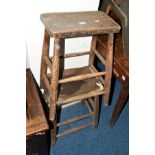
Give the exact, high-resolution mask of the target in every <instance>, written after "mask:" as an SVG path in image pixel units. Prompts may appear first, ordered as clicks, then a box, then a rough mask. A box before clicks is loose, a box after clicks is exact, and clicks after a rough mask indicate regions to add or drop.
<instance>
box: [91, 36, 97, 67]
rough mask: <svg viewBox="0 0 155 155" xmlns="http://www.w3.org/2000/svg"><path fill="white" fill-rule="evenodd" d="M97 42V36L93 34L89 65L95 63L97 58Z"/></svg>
mask: <svg viewBox="0 0 155 155" xmlns="http://www.w3.org/2000/svg"><path fill="white" fill-rule="evenodd" d="M96 43H97V36H93V37H92V42H91V48H90V55H89V65H92V64H94V60H95V53H94V50H95V48H96Z"/></svg>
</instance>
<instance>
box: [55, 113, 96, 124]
mask: <svg viewBox="0 0 155 155" xmlns="http://www.w3.org/2000/svg"><path fill="white" fill-rule="evenodd" d="M92 115H94V113H90V114H85V115H82V116H80V117H75V118H71V119H69V120H67V121H64V122H60V123H57V127H58V126H62V125H66V124H70V123H73V122H77V121H80V120H82V119H85V118H87V117H90V116H92Z"/></svg>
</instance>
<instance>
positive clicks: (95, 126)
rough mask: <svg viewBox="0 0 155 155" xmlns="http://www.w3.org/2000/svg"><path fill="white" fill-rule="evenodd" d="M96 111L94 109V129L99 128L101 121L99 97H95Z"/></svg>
mask: <svg viewBox="0 0 155 155" xmlns="http://www.w3.org/2000/svg"><path fill="white" fill-rule="evenodd" d="M94 103H95V109H94V113H95V114H94V129H96V128H97V127H98V119H99V96H95V97H94Z"/></svg>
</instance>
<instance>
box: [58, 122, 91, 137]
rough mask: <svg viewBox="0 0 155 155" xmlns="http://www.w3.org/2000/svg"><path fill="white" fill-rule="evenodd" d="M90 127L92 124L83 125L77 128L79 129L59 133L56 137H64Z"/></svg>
mask: <svg viewBox="0 0 155 155" xmlns="http://www.w3.org/2000/svg"><path fill="white" fill-rule="evenodd" d="M91 125H94V123H93V122H92V123H89V124H85V125H82V126H79V127H75V128H72V129H69V130H66V131H64V132H61V133H59V134H57V135H56V137H61V136H65V135H68V134H71V133H73V132H76V131H80V130H82V129H84V128H87V127H89V126H91Z"/></svg>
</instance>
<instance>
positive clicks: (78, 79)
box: [58, 72, 106, 84]
mask: <svg viewBox="0 0 155 155" xmlns="http://www.w3.org/2000/svg"><path fill="white" fill-rule="evenodd" d="M105 74H106V72H96V73H89V74H83V75H77V76H72V77H69V78H65V79H61V80H59V81H58V83H59V84H62V83H68V82H73V81H80V80H86V79H90V78H94V77H98V76H103V75H105Z"/></svg>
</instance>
